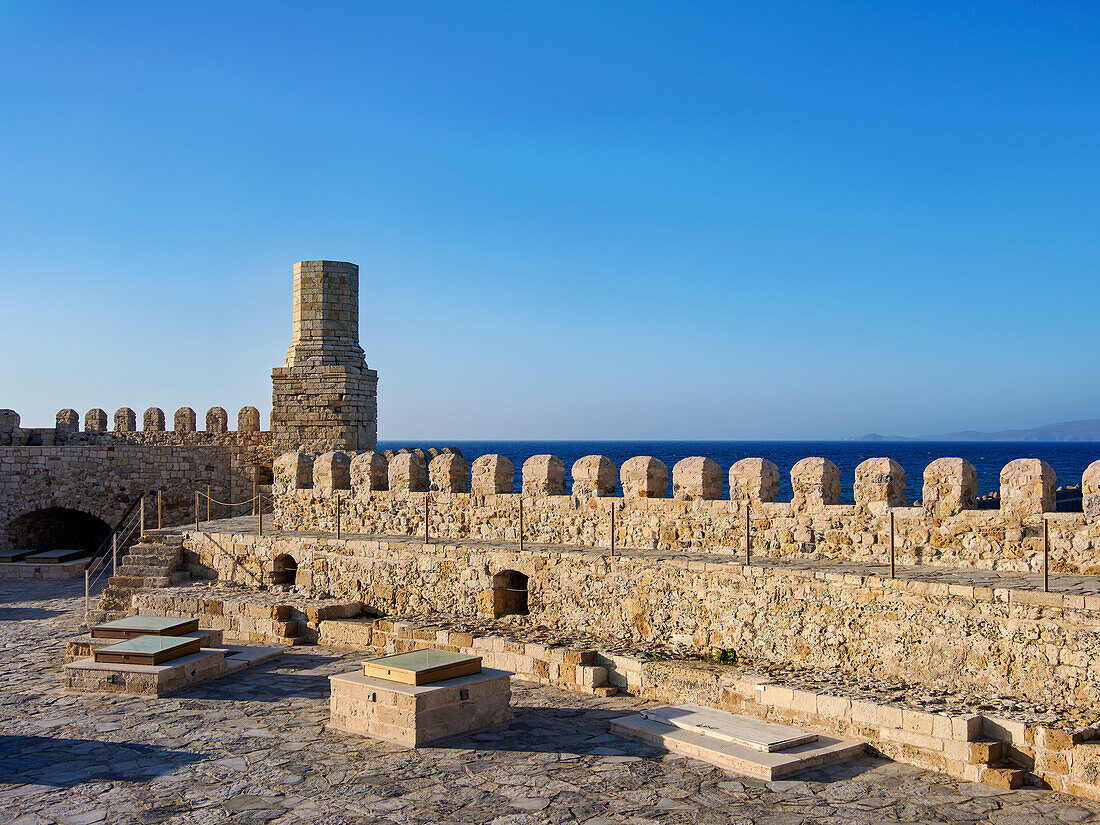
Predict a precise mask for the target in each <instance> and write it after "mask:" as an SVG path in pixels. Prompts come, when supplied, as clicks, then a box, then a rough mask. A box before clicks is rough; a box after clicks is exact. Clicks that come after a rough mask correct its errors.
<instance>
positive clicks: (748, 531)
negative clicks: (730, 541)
mask: <svg viewBox="0 0 1100 825" xmlns="http://www.w3.org/2000/svg"><path fill="white" fill-rule="evenodd" d="M751 560H752V520H751V519H750V518H749V503H748V502H747V501H746V502H745V565H746V566H748V565H749V563H750V562H751Z"/></svg>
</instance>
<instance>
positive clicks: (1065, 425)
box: [847, 418, 1100, 441]
mask: <svg viewBox="0 0 1100 825" xmlns="http://www.w3.org/2000/svg"><path fill="white" fill-rule="evenodd" d="M847 440H848V441H1100V418H1090V419H1088V420H1087V421H1062V422H1060V423H1058V424H1044V425H1043V426H1041V427H1032V428H1031V429H1027V430H998V431H997V432H994V433H983V432H978V431H977V430H963V431H962V432H957V433H943V434H942V435H920V436H916V437H911V436H902V435H880V434H879V433H868V434H867V435H861V436H856V437H855V438H849V439H847Z"/></svg>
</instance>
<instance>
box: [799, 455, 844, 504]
mask: <svg viewBox="0 0 1100 825" xmlns="http://www.w3.org/2000/svg"><path fill="white" fill-rule="evenodd" d="M791 489H792V490H793V491H794V498H793V499H792V504H793V506H794V509H796V510H800V511H810V512H813V511H819V510H822V509H824V508H825V507H826V506H828V505H832V504H840V468H838V467H837V466H836V465H835V464H834V463H833V462H831V461H830V460H829V459H827V458H820V457H810V458H804V459H802V460H801V461H799V462H798V463H797V464H795V465H794V467H792V468H791Z"/></svg>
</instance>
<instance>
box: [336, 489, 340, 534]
mask: <svg viewBox="0 0 1100 825" xmlns="http://www.w3.org/2000/svg"><path fill="white" fill-rule="evenodd" d="M336 538H340V496H337V497H336Z"/></svg>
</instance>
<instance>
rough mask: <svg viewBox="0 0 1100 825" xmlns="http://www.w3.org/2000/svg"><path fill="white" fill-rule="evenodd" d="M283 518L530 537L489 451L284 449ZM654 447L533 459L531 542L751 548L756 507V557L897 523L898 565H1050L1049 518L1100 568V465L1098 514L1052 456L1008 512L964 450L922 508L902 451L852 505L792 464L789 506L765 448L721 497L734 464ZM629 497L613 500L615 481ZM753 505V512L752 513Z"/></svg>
mask: <svg viewBox="0 0 1100 825" xmlns="http://www.w3.org/2000/svg"><path fill="white" fill-rule="evenodd" d="M274 473H275V484H274V492H275V499H276V514H275V520H276V525H277V526H279V527H282V528H286V529H293V530H319V531H333V530H335V526H336V514H337V513H336V511H337V499H338V498H339V500H340V504H339V509H340V518H341V526H342V529H343V530H344V531H345V532H348V533H354V532H360V533H368V534H376V535H398V536H401V535H421V534H423V532H424V517H425V516H424V514H425V501H424V498H425V495H426V494H427V491H428V490H429V489H430V490H431V491H432V492H431V493H430V501H429V505H428V508H427V513H428V520H429V530H430V533H431V535H432V536H436V537H440V538H453V539H467V538H472V539H486V540H499V541H505V542H516V541H518V538H519V507H520V505H519V498H520V495H521V494H519V493H515V492H514V491H513V490H514V482H513V474H512V471H511V462H510V461H509V460H508V459H507V457H505V456H496V455H492V456H482V457H480V458H478V459H477V460H476V461H475V462H474V463H473V467H472V468H471V467H470V466H469V465H468V464H467V462H466V461H465V460H464V459H463V458H462V457H461V456H458V455H452V454H441V455H437V456H435V457H434V458H432V459H431V461H430V462H427V461H425V456H423V455H421V454H418V453H416V452H408V453H400V454H396V455H392V456H391V457H389V458H387V456H386V455H384V454H382V453H379V452H374V451H370V452H365V453H343V452H329V453H323V454H320V455H316V454H311V453H286V454H284V455H283V456H280V457H279V459H277V460H276V462H275V465H274ZM669 475H670V474H669V472H668V468H667V467H666V466H665V465H664V464H663V463H662V462H661V461H659V460H658V459H656V458H653V457H652V456H639V457H637V458H633V459H630V460H629V461H627V462H624V464H623V466H622V468H621V469H620V468H617V467H616V466H615V464H614V463H613V462H612V461H611V460H610V459H609V458H607V457H606V456H585V457H584V458H581V459H579V460H578V461H577V462H576V463H575V464H574V466H573V468H572V478H573V485H572V488H571V490H570V491H569V492H568V493H567V491H566V489H565V465H564V464H563V463H562V462H561V461H560V460H559V459H557V458H556V457H554V456H548V455H546V456H534V457H532V458H530V459H528V460H527V461H526V462H525V463H524V465H523V469H522V485H523V491H522V497H523V511H524V538H525V540H526V541H528V542H532V543H547V544H562V545H581V546H587V547H593V546H595V547H609V546H610V544H611V511H612V508H614V510H615V544H616V546H617V547H619V548H623V549H627V548H630V549H642V550H660V551H670V550H673V551H691V552H714V553H731V552H732V553H738V554H741V553H744V550H745V542H746V512H747V514H748V515H747V519H748V524H749V527H750V535H749V542H750V547H751V552H752V554H753V555H754V556H773V557H783V556H790V557H811V558H834V559H844V560H853V561H866V562H878V563H884V562H886V561H887V560H888V558H889V540H890V539H889V536H890V518H891V516H893V519H894V535H895V553H896V560H897V562H898V563H899V564H914V563H918V564H928V565H943V566H954V567H973V568H986V569H1001V570H1016V571H1038V570H1040V569H1041V567H1042V550H1043V520H1044V519H1045V520H1046V521H1047V522H1048V523H1049V533H1050V560H1051V569H1052V570H1054V571H1061V572H1074V573H1090V574H1091V573H1100V461H1098V462H1095V463H1093V464H1092V465H1090V466H1089V468H1088V469H1087V470H1086V472H1085V474H1084V478H1083V479H1082V488H1083V496H1084V509H1083V512H1080V513H1057V512H1054V508H1055V501H1054V487H1055V481H1056V479H1055V475H1054V471H1053V469H1052V468H1051V467H1050V465H1049V464H1047V463H1046V462H1043V461H1040V460H1038V459H1017V460H1015V461H1012V462H1010V463H1009V464H1008V465H1006V466H1005V468H1004V470H1003V471H1002V473H1001V485H1000V505H1001V506H1000V509H998V510H988V509H983V510H978V509H973V507H974V502H975V497H976V493H977V490H976V486H975V484H976V473H975V471H974V468H973V466H972V465H970V464H969V463H968V462H966V461H964V460H963V459H959V458H943V459H938V460H937V461H934V462H932V463H931V464H930V465H928V467H927V468H926V470H925V473H924V488H923V503H922V504H921V505H920V506H915V507H910V506H908V502H907V500H906V496H905V486H906V478H905V471H904V470H903V469H902V467H901V466H900V465H899V464H898V463H897V462H895V461H893V460H891V459H889V458H871V459H868V460H866V461H864V462H863V463H862V464H860V465H859V467H857V468H856V472H855V479H854V485H853V489H854V492H855V503H854V504H840V503H839V501H840V471H839V470H838V469H837V467H836V465H835V464H833V463H832V462H831V461H829V460H828V459H825V458H819V457H810V458H806V459H803V460H802V461H799V462H798V463H797V464H796V465H795V466H794V468H793V469H792V471H791V486H792V489H793V491H794V493H793V496H792V499H791V501H786V502H781V501H777V500H776V499H777V497H778V489H779V471H778V469H777V468H776V466H775V464H773V463H772V462H770V461H768V460H767V459H753V458H750V459H744V460H742V461H739V462H737V463H736V464H734V465H733V467H731V468H730V470H729V473H728V478H729V488H730V498H729V499H720V498H719V496H720V495H721V490H722V476H721V468H719V467H718V465H717V464H716V463H715V462H714V461H712V460H711V459H708V458H704V457H691V458H685V459H683V460H682V461H680V462H678V463H677V464H676V465H675V466H674V467H673V468H672V472H671V480H672V490H673V497H672V498H667V497H666V496H667V495H668V479H669ZM620 481H621V483H622V488H623V491H624V495H623V496H618V495H615V492H616V487H617V482H620ZM746 507H747V511H746Z"/></svg>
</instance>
